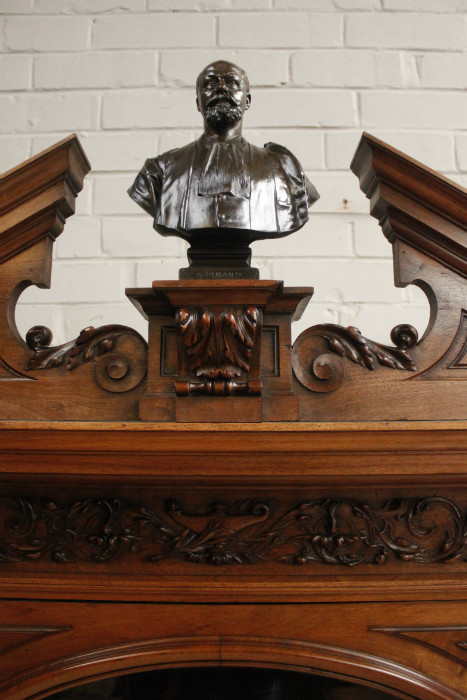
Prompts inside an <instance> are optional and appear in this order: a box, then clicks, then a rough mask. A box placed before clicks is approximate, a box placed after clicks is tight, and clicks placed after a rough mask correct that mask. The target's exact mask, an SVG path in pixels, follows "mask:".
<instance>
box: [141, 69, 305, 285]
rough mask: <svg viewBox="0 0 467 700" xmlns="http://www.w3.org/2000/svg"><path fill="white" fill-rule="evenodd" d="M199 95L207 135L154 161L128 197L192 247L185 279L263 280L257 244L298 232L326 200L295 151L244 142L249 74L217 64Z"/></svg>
mask: <svg viewBox="0 0 467 700" xmlns="http://www.w3.org/2000/svg"><path fill="white" fill-rule="evenodd" d="M196 92H197V98H196V103H197V106H198V110H199V111H200V112H201V114H202V115H203V119H204V133H203V134H202V136H201V137H200V138H199V139H198V140H197V141H194V142H193V143H189V144H188V145H186V146H183V147H182V148H175V149H173V150H171V151H168V152H167V153H163V154H162V155H160V156H158V157H157V158H148V160H147V161H146V162H145V164H144V166H143V168H142V169H141V171H140V172H139V174H138V175H137V177H136V179H135V181H134V183H133V185H132V186H131V188H130V189H129V191H128V193H129V195H130V197H131V198H132V199H134V201H135V202H137V203H138V204H139V205H140V206H141V207H142V208H143V209H144V210H145V211H147V212H148V213H149V214H151V216H153V217H154V228H155V229H156V231H158V232H159V233H161V234H162V235H164V236H179V237H180V238H184V239H185V240H186V241H188V242H189V243H190V245H191V248H190V249H189V251H188V259H189V262H190V267H189V268H187V269H185V270H181V271H180V277H181V278H182V279H193V278H251V277H258V271H257V270H255V269H253V268H251V267H250V266H249V265H250V258H251V250H250V248H249V245H250V243H251V242H252V241H255V240H259V239H262V238H279V237H281V236H286V235H288V234H289V233H293V232H294V231H297V230H298V229H299V228H301V227H302V226H303V225H304V224H305V223H306V221H307V220H308V207H309V206H311V204H313V202H315V201H316V200H317V199H318V197H319V195H318V193H317V191H316V189H315V188H314V186H313V185H312V184H311V183H310V182H309V180H308V178H307V177H306V176H305V174H304V172H303V170H302V167H301V165H300V163H299V162H298V160H297V159H296V158H295V156H294V155H293V154H292V153H290V151H288V150H287V149H286V148H284V147H283V146H279V145H278V144H275V143H267V144H265V146H264V148H258V147H257V146H253V145H251V144H249V143H248V141H246V139H244V138H243V136H242V121H243V115H244V113H245V111H246V110H247V109H248V108H249V106H250V102H251V96H250V91H249V82H248V77H247V75H246V73H245V71H244V70H242V69H241V68H239V67H238V66H236V65H234V64H233V63H230V62H228V61H216V62H215V63H212V64H210V65H209V66H207V67H206V68H205V69H204V70H203V71H202V72H201V73H200V75H199V76H198V80H197V84H196Z"/></svg>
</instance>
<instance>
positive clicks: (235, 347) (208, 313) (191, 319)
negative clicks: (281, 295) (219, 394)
mask: <svg viewBox="0 0 467 700" xmlns="http://www.w3.org/2000/svg"><path fill="white" fill-rule="evenodd" d="M259 315H260V312H259V309H257V308H255V307H243V306H242V307H228V308H227V309H224V310H222V311H220V312H217V311H216V312H214V311H213V310H212V309H209V308H207V307H202V308H201V307H187V308H181V309H179V310H178V312H177V316H176V320H177V325H178V328H179V331H180V334H181V336H182V339H183V346H184V348H185V352H186V355H187V358H188V367H189V370H190V372H192V373H193V374H194V375H195V376H196V377H197V378H199V379H218V378H219V379H223V380H230V379H233V378H235V377H240V376H242V373H248V372H249V369H250V358H251V352H252V349H253V346H254V343H255V337H256V332H257V324H258V319H259Z"/></svg>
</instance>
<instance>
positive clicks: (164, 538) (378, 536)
mask: <svg viewBox="0 0 467 700" xmlns="http://www.w3.org/2000/svg"><path fill="white" fill-rule="evenodd" d="M0 505H1V511H0V512H1V520H0V526H1V527H0V562H4V563H6V562H25V561H28V560H35V559H39V558H43V557H49V558H50V559H51V560H53V561H56V562H63V563H65V562H74V561H80V560H81V561H86V562H108V561H111V560H113V559H116V558H117V557H118V558H121V557H124V556H137V557H139V558H140V559H142V560H144V561H146V562H148V563H149V562H152V563H153V564H155V563H157V562H162V561H164V560H185V561H188V562H192V563H197V564H221V565H222V564H259V563H261V562H266V561H269V562H277V563H284V564H296V565H297V564H301V565H305V564H312V563H321V564H329V565H346V566H357V565H362V564H373V565H382V564H385V563H386V562H388V561H389V560H391V559H392V560H399V561H402V562H413V563H420V564H421V563H423V564H434V563H438V562H446V561H450V560H454V559H459V558H462V557H464V558H465V557H466V555H467V531H466V513H464V512H462V511H461V509H460V508H459V507H458V506H457V505H456V504H455V503H454V502H453V501H452V500H448V499H446V498H442V497H435V496H434V497H426V498H397V499H393V500H390V501H387V502H385V503H382V504H374V503H373V504H370V503H364V502H362V501H357V500H353V499H330V498H323V499H314V500H306V501H302V502H300V503H298V504H296V505H293V506H292V507H284V506H282V507H280V506H278V505H277V504H275V503H274V502H269V501H258V500H242V501H236V502H233V503H231V504H225V503H220V502H217V503H211V504H208V505H205V506H202V507H200V508H199V509H196V510H195V511H194V512H185V511H184V510H183V509H182V507H181V506H180V505H179V503H178V502H177V501H175V500H173V499H172V500H167V501H166V502H165V504H164V505H163V506H161V507H160V508H155V507H153V506H150V507H149V506H145V505H143V504H131V503H129V502H124V501H122V500H120V499H117V498H90V499H84V500H77V501H75V502H74V503H71V504H69V505H65V504H60V503H58V502H57V501H39V500H28V499H25V498H6V497H4V498H2V499H0Z"/></svg>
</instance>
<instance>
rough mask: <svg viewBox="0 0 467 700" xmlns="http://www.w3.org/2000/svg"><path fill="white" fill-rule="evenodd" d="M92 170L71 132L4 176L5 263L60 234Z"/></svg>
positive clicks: (0, 241)
mask: <svg viewBox="0 0 467 700" xmlns="http://www.w3.org/2000/svg"><path fill="white" fill-rule="evenodd" d="M90 169H91V166H90V164H89V161H88V159H87V158H86V155H85V153H84V151H83V149H82V147H81V144H80V142H79V141H78V138H77V136H76V135H75V134H72V135H71V136H68V137H67V138H65V139H63V141H59V142H58V143H57V144H55V145H54V146H51V147H50V148H48V149H47V150H45V151H42V153H39V155H37V156H34V157H33V158H30V159H29V160H27V161H25V162H24V163H21V165H19V166H17V167H15V168H13V169H12V170H9V171H8V172H6V173H4V174H3V175H1V176H0V262H3V261H4V260H6V259H8V258H9V257H11V256H13V255H17V254H18V253H19V252H20V251H21V250H24V249H25V248H27V247H28V246H30V245H32V244H33V243H35V242H36V241H38V240H40V239H41V238H43V237H44V236H52V237H53V238H56V237H57V236H58V235H59V234H60V233H61V231H62V230H63V225H64V222H65V219H66V218H67V217H68V216H70V215H71V214H73V212H74V200H75V198H76V196H77V194H78V193H79V192H80V191H81V189H82V187H83V179H84V176H85V175H86V174H87V173H88V172H89V170H90Z"/></svg>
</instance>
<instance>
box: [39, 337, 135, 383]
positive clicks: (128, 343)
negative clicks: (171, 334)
mask: <svg viewBox="0 0 467 700" xmlns="http://www.w3.org/2000/svg"><path fill="white" fill-rule="evenodd" d="M26 342H27V344H28V346H29V348H31V350H33V352H34V355H33V356H32V357H31V358H30V359H29V362H28V365H27V369H28V370H38V369H40V370H48V369H52V368H54V367H59V366H64V367H66V369H67V370H74V369H76V368H77V367H80V366H81V365H83V364H85V363H86V362H93V363H95V378H96V381H97V383H98V384H99V386H101V387H102V388H103V389H105V390H106V391H110V392H112V393H121V392H125V391H130V389H134V388H135V387H136V386H138V384H140V383H141V381H142V380H143V378H144V376H145V374H146V368H147V343H146V341H145V340H144V338H143V337H142V336H141V335H140V334H139V333H137V332H136V331H134V330H133V329H132V328H127V327H126V326H118V325H110V326H101V327H100V328H94V327H93V326H89V327H87V328H84V329H83V330H82V331H81V333H80V334H79V336H78V337H77V338H76V339H75V340H71V341H69V342H68V343H64V344H63V345H57V346H55V347H50V343H51V342H52V332H51V331H50V330H49V329H48V328H46V327H45V326H33V328H30V329H29V331H28V332H27V334H26Z"/></svg>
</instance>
